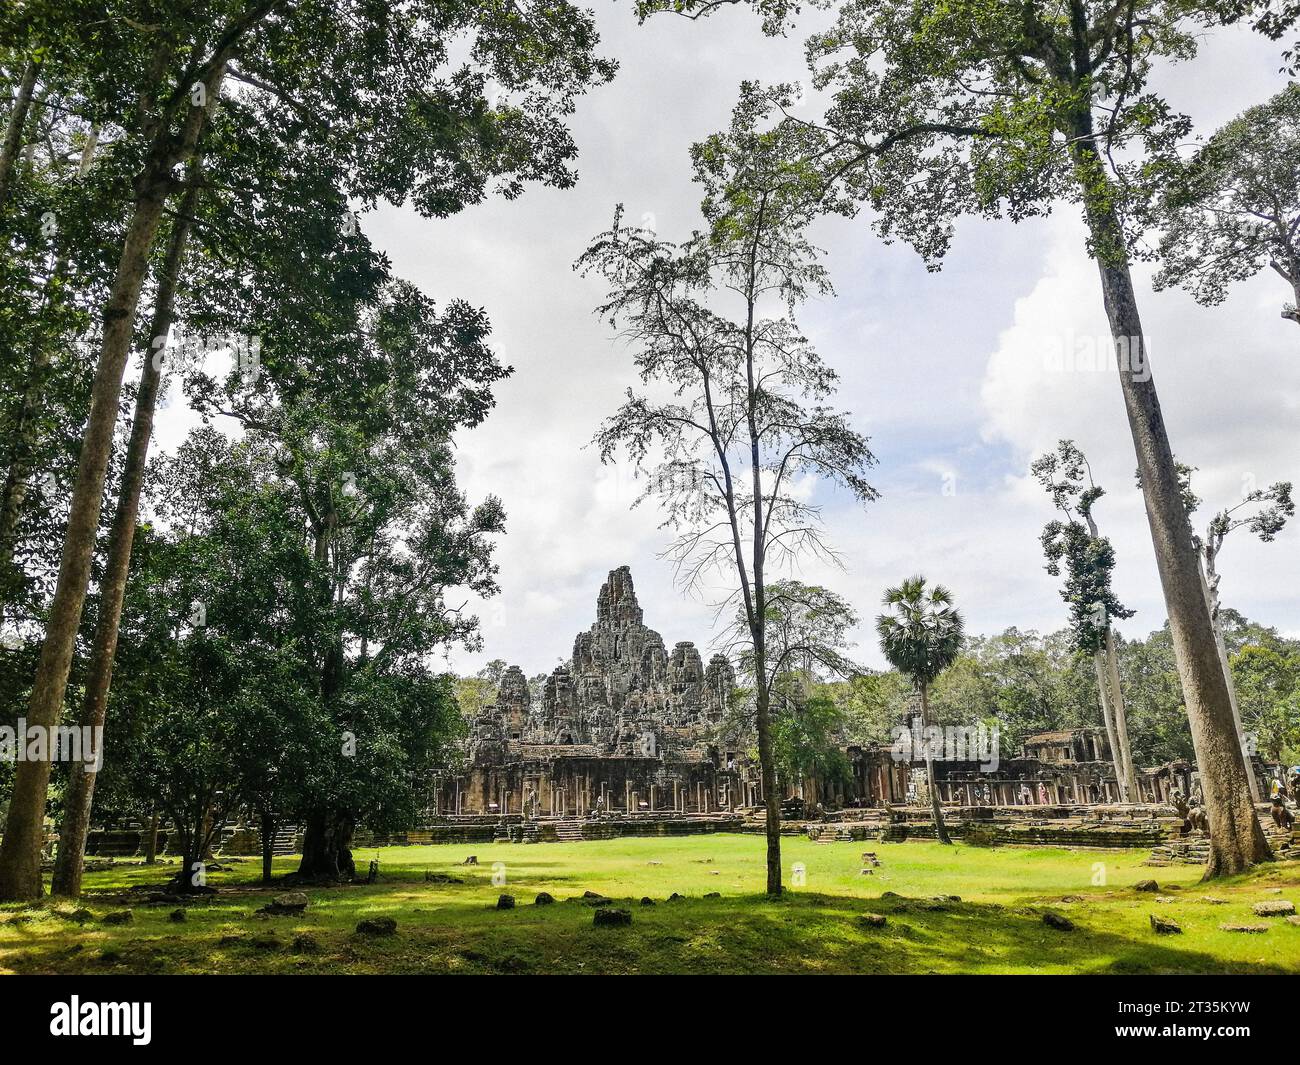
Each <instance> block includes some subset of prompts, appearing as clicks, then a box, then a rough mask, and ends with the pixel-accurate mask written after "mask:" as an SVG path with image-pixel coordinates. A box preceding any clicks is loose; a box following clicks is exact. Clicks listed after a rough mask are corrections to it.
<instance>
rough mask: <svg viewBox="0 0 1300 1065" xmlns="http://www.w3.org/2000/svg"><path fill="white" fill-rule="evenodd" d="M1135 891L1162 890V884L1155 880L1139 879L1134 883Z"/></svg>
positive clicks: (1153, 891) (1154, 891) (1152, 891)
mask: <svg viewBox="0 0 1300 1065" xmlns="http://www.w3.org/2000/svg"><path fill="white" fill-rule="evenodd" d="M1133 890H1134V891H1150V892H1151V893H1152V894H1154V893H1156V892H1158V891H1159V890H1160V885H1159V884H1157V883H1156V882H1155V881H1154V880H1139V881H1138V882H1137V883H1136V884H1134V885H1133Z"/></svg>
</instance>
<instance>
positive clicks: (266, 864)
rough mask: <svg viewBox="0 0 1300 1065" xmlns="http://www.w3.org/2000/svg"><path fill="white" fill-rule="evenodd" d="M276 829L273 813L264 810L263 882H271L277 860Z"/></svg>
mask: <svg viewBox="0 0 1300 1065" xmlns="http://www.w3.org/2000/svg"><path fill="white" fill-rule="evenodd" d="M275 829H276V821H275V816H274V815H273V814H270V813H267V812H265V811H263V813H262V883H263V884H269V883H270V882H271V870H272V865H273V864H274V861H275Z"/></svg>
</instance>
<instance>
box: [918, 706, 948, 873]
mask: <svg viewBox="0 0 1300 1065" xmlns="http://www.w3.org/2000/svg"><path fill="white" fill-rule="evenodd" d="M929 687H930V686H929V685H928V684H922V685H920V689H921V728H922V730H925V729H928V728H929V727H930V691H929ZM922 735H923V736H925V786H926V788H928V789H929V792H930V812H931V813H932V814H933V815H934V838H935V839H937V840H938V841H939V842H940V843H946V844H947V845H948V846H949V847H951V846H952V839H951V838H950V837H949V836H948V826H947V825H946V824H944V820H943V804H942V803H940V801H939V786H938V785H937V784H936V783H935V781H934V755H933V753H932V752H931V751H930V738H929V736H926V735H925V732H924V731H923V732H922Z"/></svg>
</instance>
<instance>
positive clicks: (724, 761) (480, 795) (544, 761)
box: [434, 566, 760, 817]
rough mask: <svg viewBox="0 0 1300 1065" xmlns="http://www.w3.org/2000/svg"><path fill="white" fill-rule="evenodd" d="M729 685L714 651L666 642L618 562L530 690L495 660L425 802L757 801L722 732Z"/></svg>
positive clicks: (637, 808) (473, 807) (536, 810)
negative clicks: (496, 674)
mask: <svg viewBox="0 0 1300 1065" xmlns="http://www.w3.org/2000/svg"><path fill="white" fill-rule="evenodd" d="M735 686H736V677H735V673H734V671H733V670H732V667H731V663H730V662H728V661H727V659H726V658H725V657H724V656H723V655H714V656H713V657H712V658H711V659H710V660H709V664H708V665H707V666H705V665H704V662H703V659H702V658H701V657H700V652H699V651H698V649H697V648H696V647H695V645H694V644H693V643H691V642H689V641H683V642H681V643H678V644H676V645H675V646H674V647H673V649H672V650H671V651H669V650H668V649H667V645H666V644H665V643H664V640H663V637H662V636H660V635H659V633H658V632H656V631H655V630H654V629H651V628H649V627H648V626H647V625H646V624H645V621H644V617H643V614H642V610H641V606H640V604H639V603H638V602H637V598H636V590H635V588H634V587H633V584H632V574H631V572H630V570H629V569H628V567H626V566H623V567H620V568H619V569H616V570H613V571H611V572H610V574H609V577H608V579H607V580H606V581H605V583H604V585H603V586H602V587H601V589H600V594H599V595H598V596H597V599H596V621H595V623H594V624H593V625H592V626H591V628H590V629H588V630H587V631H586V632H581V633H579V634H578V636H577V638H576V639H575V640H574V642H573V655H572V658H571V660H570V663H569V664H568V665H561V666H557V667H556V668H555V670H554V672H552V673H551V675H550V676H549V677H548V678H547V680H546V685H545V688H544V690H543V692H542V697H541V699H540V701H534V700H533V698H532V696H531V694H530V692H529V689H528V680H527V678H526V676H525V675H524V672H523V670H521V669H520V668H519V667H518V666H511V667H510V668H509V669H507V670H506V672H505V675H504V676H503V677H502V679H501V684H500V687H499V689H498V692H497V698H496V701H495V703H494V704H493V705H491V706H488V707H487V708H486V709H485V710H484V712H483V713H482V714H481V715H480V716H479V717H478V719H477V720H475V721H474V722H473V724H472V726H471V729H470V736H469V740H468V743H467V745H466V759H465V767H464V770H463V772H456V773H451V774H447V775H445V776H444V777H443V779H442V780H440V782H439V786H438V788H437V794H436V797H435V802H436V810H435V811H434V812H435V813H436V814H439V815H448V816H452V817H457V816H467V815H485V814H490V815H497V816H502V817H509V816H510V815H529V816H532V817H536V816H538V815H541V816H546V817H567V816H574V817H585V816H588V815H591V814H594V813H598V812H603V813H608V814H612V813H614V812H615V811H617V812H619V813H622V814H639V813H645V814H659V813H670V814H671V813H676V814H682V815H685V814H705V815H709V814H716V813H719V812H721V811H728V810H733V809H735V808H737V807H741V806H752V805H756V804H757V803H758V802H759V801H760V796H759V795H758V793H757V790H756V789H757V783H756V780H751V779H749V777H748V776H747V775H746V774H745V773H744V772H743V771H742V770H741V768H740V762H741V759H740V758H739V757H738V754H739V752H738V750H737V748H736V745H735V744H732V745H731V747H730V748H729V749H728V747H727V745H726V742H725V739H726V737H725V725H726V722H725V717H726V711H727V709H728V706H729V703H730V699H731V695H732V691H733V689H734V688H735ZM755 777H756V775H755Z"/></svg>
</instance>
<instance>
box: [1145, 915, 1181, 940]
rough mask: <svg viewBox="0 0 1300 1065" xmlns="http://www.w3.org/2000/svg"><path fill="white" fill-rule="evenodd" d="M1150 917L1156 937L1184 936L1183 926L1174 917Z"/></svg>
mask: <svg viewBox="0 0 1300 1065" xmlns="http://www.w3.org/2000/svg"><path fill="white" fill-rule="evenodd" d="M1149 916H1150V918H1151V930H1152V931H1153V932H1155V934H1156V935H1158V936H1180V935H1182V934H1183V926H1182V925H1180V924H1179V923H1178V922H1177V921H1175V920H1174V919H1173V918H1172V917H1157V916H1156V915H1155V914H1154V913H1153V914H1150V915H1149Z"/></svg>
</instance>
